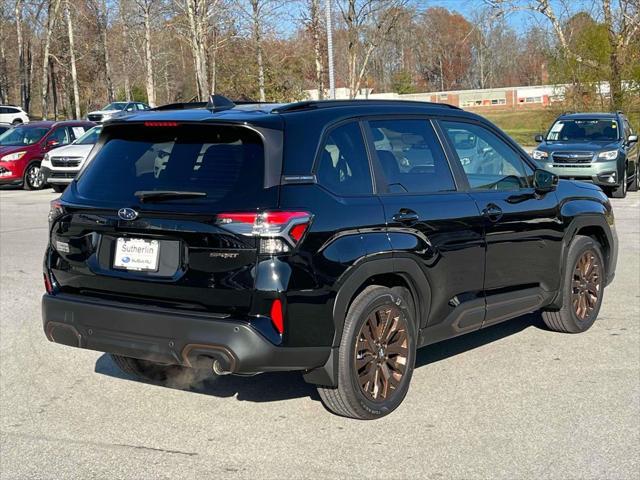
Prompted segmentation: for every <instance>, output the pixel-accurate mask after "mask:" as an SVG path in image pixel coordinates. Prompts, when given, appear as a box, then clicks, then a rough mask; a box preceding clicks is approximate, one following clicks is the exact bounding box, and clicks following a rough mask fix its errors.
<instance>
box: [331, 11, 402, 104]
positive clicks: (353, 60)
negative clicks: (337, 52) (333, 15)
mask: <svg viewBox="0 0 640 480" xmlns="http://www.w3.org/2000/svg"><path fill="white" fill-rule="evenodd" d="M406 4H407V0H339V1H338V7H339V8H340V13H341V14H342V19H343V21H344V23H345V26H346V30H347V42H348V46H347V49H348V63H349V65H348V84H349V97H350V98H355V97H356V95H357V94H358V91H359V90H360V85H361V83H362V79H363V77H364V75H365V73H366V72H367V66H368V65H369V61H370V59H371V55H372V54H373V52H374V51H375V50H376V48H377V47H378V46H379V45H380V44H381V43H382V42H384V41H385V40H386V39H387V37H388V36H389V34H390V33H391V32H392V31H393V29H394V27H395V25H396V22H397V20H398V17H399V15H400V13H402V9H401V8H400V7H404V6H405V5H406Z"/></svg>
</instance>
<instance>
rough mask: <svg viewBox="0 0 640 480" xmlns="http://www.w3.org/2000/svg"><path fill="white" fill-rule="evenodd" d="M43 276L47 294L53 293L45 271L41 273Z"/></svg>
mask: <svg viewBox="0 0 640 480" xmlns="http://www.w3.org/2000/svg"><path fill="white" fill-rule="evenodd" d="M42 276H43V277H44V289H45V290H46V291H47V293H48V294H49V295H51V294H52V293H53V286H52V285H51V280H49V276H48V275H47V274H46V273H43V274H42Z"/></svg>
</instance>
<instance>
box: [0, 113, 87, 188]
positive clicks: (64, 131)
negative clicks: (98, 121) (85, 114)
mask: <svg viewBox="0 0 640 480" xmlns="http://www.w3.org/2000/svg"><path fill="white" fill-rule="evenodd" d="M94 125H95V124H94V123H92V122H85V121H82V120H80V121H75V120H73V121H63V122H31V123H29V124H25V125H17V126H16V127H14V128H12V129H11V130H7V131H6V132H4V133H3V134H2V135H0V185H7V184H10V185H22V186H23V187H24V188H25V190H39V189H41V188H42V187H43V186H44V185H45V182H44V177H43V176H42V172H41V170H40V163H41V162H42V159H43V158H44V155H45V154H46V153H47V152H49V151H50V150H52V149H54V148H57V147H61V146H63V145H68V144H69V143H71V142H73V141H74V140H75V139H76V138H79V137H81V136H82V135H84V132H85V131H86V130H89V129H90V128H91V127H93V126H94Z"/></svg>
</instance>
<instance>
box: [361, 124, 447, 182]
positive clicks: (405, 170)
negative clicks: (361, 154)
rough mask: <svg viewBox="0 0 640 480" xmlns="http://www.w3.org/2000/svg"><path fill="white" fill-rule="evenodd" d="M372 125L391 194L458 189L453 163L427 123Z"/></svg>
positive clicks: (377, 152)
mask: <svg viewBox="0 0 640 480" xmlns="http://www.w3.org/2000/svg"><path fill="white" fill-rule="evenodd" d="M369 126H370V128H371V134H372V137H373V143H374V145H375V150H376V154H377V156H378V161H379V162H380V166H381V167H382V170H383V171H384V174H385V177H386V180H387V185H388V187H389V191H390V192H392V193H404V192H409V193H432V192H446V191H452V190H455V184H454V181H453V175H452V174H451V170H450V169H449V164H448V163H447V160H446V158H445V155H444V152H443V151H442V148H441V146H440V144H439V142H438V140H437V137H436V134H435V132H434V131H433V127H432V126H431V124H430V123H429V122H428V121H427V120H375V121H371V122H369Z"/></svg>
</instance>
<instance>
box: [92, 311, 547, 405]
mask: <svg viewBox="0 0 640 480" xmlns="http://www.w3.org/2000/svg"><path fill="white" fill-rule="evenodd" d="M529 327H537V328H543V329H545V328H546V327H545V326H544V323H543V321H542V318H541V316H540V314H529V315H524V316H522V317H518V318H515V319H513V320H510V321H507V322H504V323H501V324H498V325H494V326H492V327H488V328H486V329H483V330H479V331H476V332H472V333H468V334H466V335H462V336H460V337H457V338H453V339H450V340H445V341H443V342H440V343H436V344H433V345H430V346H427V347H424V348H422V349H420V350H418V355H417V358H416V368H420V367H424V366H426V365H429V364H431V363H436V362H439V361H441V360H446V359H447V358H449V357H452V356H454V355H458V354H461V353H464V352H467V351H469V350H473V349H474V348H477V347H481V346H483V345H487V344H489V343H492V342H495V341H497V340H500V339H503V338H506V337H509V336H511V335H514V334H516V333H519V332H521V331H523V330H525V329H526V328H529ZM95 372H96V373H100V374H102V375H108V376H111V377H115V378H120V379H126V380H134V381H141V380H139V379H135V378H133V377H131V376H129V375H127V374H126V373H123V372H122V371H120V369H119V368H118V367H116V365H115V364H114V363H113V361H112V360H111V358H110V357H109V355H107V354H104V355H102V356H100V358H98V360H97V361H96V365H95ZM177 375H178V376H177V377H171V378H169V379H168V381H167V382H165V383H163V385H164V386H166V387H168V388H176V389H179V390H184V391H190V392H193V393H199V394H203V395H213V396H215V397H222V398H227V397H234V396H235V397H236V399H237V400H240V401H249V402H274V401H281V400H288V399H293V398H300V397H310V398H312V399H314V400H320V397H319V395H318V393H317V392H316V389H315V387H314V386H313V385H309V384H308V383H306V382H305V381H304V380H303V378H302V374H301V373H300V372H279V373H263V374H260V375H256V376H253V377H239V376H234V375H226V376H221V377H215V376H208V374H205V375H193V374H192V372H188V373H187V374H186V375H183V374H180V373H178V374H177Z"/></svg>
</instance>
